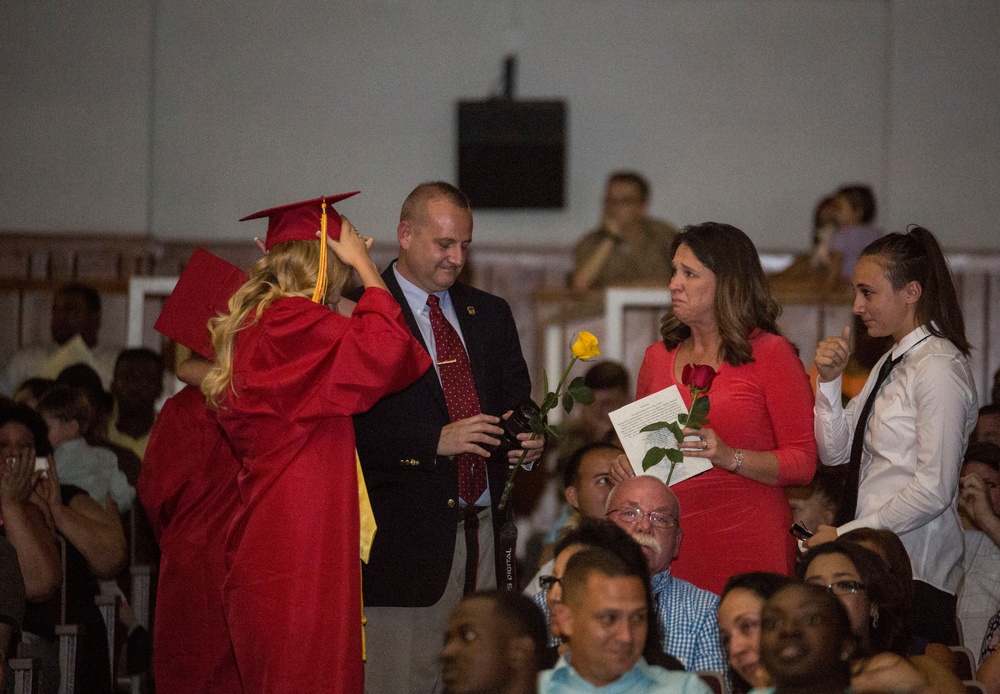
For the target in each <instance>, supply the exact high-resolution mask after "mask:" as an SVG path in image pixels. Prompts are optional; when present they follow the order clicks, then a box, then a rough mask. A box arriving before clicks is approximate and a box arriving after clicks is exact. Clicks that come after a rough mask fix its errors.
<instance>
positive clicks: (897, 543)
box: [840, 528, 957, 674]
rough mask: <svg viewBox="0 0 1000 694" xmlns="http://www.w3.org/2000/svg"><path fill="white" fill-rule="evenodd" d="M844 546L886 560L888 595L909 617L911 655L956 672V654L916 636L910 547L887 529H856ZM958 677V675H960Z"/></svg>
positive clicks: (846, 536) (896, 608)
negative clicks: (907, 551)
mask: <svg viewBox="0 0 1000 694" xmlns="http://www.w3.org/2000/svg"><path fill="white" fill-rule="evenodd" d="M840 539H841V540H842V541H844V542H853V543H854V544H856V545H860V546H862V547H864V548H865V549H868V550H871V551H872V552H874V553H875V554H877V555H878V557H879V559H881V560H882V568H883V569H885V570H886V571H887V572H888V578H889V590H888V591H887V595H888V596H889V598H890V599H891V600H892V601H894V604H895V606H894V607H893V611H894V612H898V613H899V614H902V615H905V619H906V627H905V628H906V633H908V634H910V646H909V649H908V650H907V654H908V655H925V656H927V657H929V658H932V659H934V660H936V661H938V662H939V663H940V664H941V665H942V666H944V667H945V668H948V669H949V670H955V658H954V654H953V653H952V650H951V649H950V648H949V647H948V646H945V645H944V644H943V643H930V642H928V641H927V639H925V638H923V637H921V636H919V635H917V634H915V633H913V623H914V621H915V619H916V612H917V611H919V610H920V609H921V606H920V605H918V604H916V599H915V597H914V595H915V593H914V586H913V566H912V564H910V556H909V554H907V553H906V547H904V546H903V541H902V540H900V539H899V536H898V535H896V533H894V532H892V531H891V530H885V529H884V528H855V529H854V530H851V531H849V532H846V533H844V534H843V535H841V536H840ZM956 674H957V671H956Z"/></svg>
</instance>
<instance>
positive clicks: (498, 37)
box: [0, 0, 1000, 249]
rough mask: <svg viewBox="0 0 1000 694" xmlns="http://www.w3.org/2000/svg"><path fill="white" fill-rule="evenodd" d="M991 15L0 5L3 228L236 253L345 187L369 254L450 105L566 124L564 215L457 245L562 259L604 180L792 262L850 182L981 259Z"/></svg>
mask: <svg viewBox="0 0 1000 694" xmlns="http://www.w3.org/2000/svg"><path fill="white" fill-rule="evenodd" d="M998 33H1000V4H998V3H994V2H992V0H970V1H963V2H962V3H954V2H948V1H947V0H907V1H906V2H898V1H897V2H891V1H890V0H687V1H684V0H615V1H612V0H533V1H531V0H339V1H338V2H336V3H329V2H319V1H316V0H285V1H284V2H274V1H273V0H268V1H265V0H256V1H247V2H241V3H222V2H208V1H206V0H171V2H154V1H153V0H146V1H145V2H138V1H136V2H132V3H125V2H119V3H114V4H111V3H84V4H81V3H55V2H41V3H14V2H4V3H0V60H2V70H0V109H2V111H0V123H3V125H2V126H0V127H2V134H0V229H28V230H36V229H37V230H80V229H93V230H111V231H119V230H120V231H145V230H149V231H150V232H151V233H153V234H155V235H157V236H160V237H164V238H195V237H206V236H207V237H219V238H240V237H245V238H249V237H251V236H252V235H253V234H255V233H259V232H260V230H261V229H260V228H255V227H251V225H250V224H244V225H240V224H238V223H237V222H236V220H237V219H238V218H239V217H241V216H243V215H245V214H248V213H250V212H254V211H256V210H258V209H261V208H264V207H269V206H272V205H276V204H280V203H284V202H291V201H294V200H298V199H304V198H307V197H312V196H316V195H320V194H324V193H335V192H340V191H344V190H352V189H355V188H360V189H362V191H363V195H362V196H359V197H358V198H355V199H352V200H350V201H347V202H345V203H344V205H343V207H342V208H341V209H342V210H343V211H344V212H345V213H346V214H348V215H349V216H351V217H352V218H353V219H354V220H355V221H356V222H357V224H358V226H359V227H361V228H362V229H363V230H365V231H368V232H372V233H374V234H375V235H376V236H377V237H379V238H381V239H385V240H388V239H390V238H391V236H392V235H393V229H394V227H395V221H396V218H397V214H398V209H399V204H400V202H401V201H402V198H403V197H404V196H405V194H406V193H407V192H408V191H409V189H410V188H412V186H413V185H414V184H416V183H417V182H419V181H421V180H426V179H430V178H438V177H440V178H447V179H454V177H455V140H456V136H455V120H456V118H455V102H456V101H457V100H459V99H466V98H484V97H487V96H489V95H491V94H492V93H495V92H496V91H497V90H498V89H499V78H500V67H501V61H502V59H503V56H504V55H505V54H507V53H508V52H511V51H516V52H517V53H518V55H519V80H518V95H519V96H521V97H525V98H532V97H535V98H552V97H558V98H565V99H566V100H567V101H568V104H569V162H568V164H569V179H568V191H567V192H568V204H567V207H566V209H564V210H562V211H555V212H553V211H549V212H524V211H522V212H480V213H477V219H476V229H477V237H476V238H477V240H478V241H481V242H488V243H496V244H514V243H525V242H526V243H531V244H568V243H571V242H572V241H573V240H574V239H575V238H576V237H577V236H578V235H579V234H580V233H581V232H582V231H583V230H585V229H586V228H588V227H590V226H592V225H593V224H594V222H595V221H596V218H597V215H598V211H599V205H600V198H601V195H602V186H603V181H604V177H605V176H606V174H607V172H608V171H609V170H610V169H612V168H616V167H633V168H637V169H640V170H642V171H644V172H645V173H646V174H647V175H648V176H649V177H650V179H651V180H652V181H653V186H654V198H653V204H652V207H653V211H654V213H656V214H657V215H659V216H663V217H665V218H667V219H669V220H671V221H673V222H675V223H678V224H685V223H691V222H698V221H703V220H705V219H715V220H717V221H727V222H731V223H734V224H736V225H738V226H741V227H742V228H744V229H745V230H747V231H748V232H749V233H750V234H751V235H752V236H753V237H754V238H755V240H756V241H757V243H758V245H759V246H760V247H762V248H779V247H792V248H804V247H805V246H806V245H807V244H808V227H809V223H810V217H811V211H812V206H813V204H814V203H815V201H816V200H817V199H818V198H819V196H820V195H821V194H822V193H823V192H824V191H828V190H830V189H832V188H834V187H836V186H837V185H840V184H842V183H845V182H851V181H855V180H857V181H870V182H871V183H873V184H874V186H875V188H876V193H877V194H878V196H879V199H880V202H881V205H882V214H881V215H880V219H881V221H882V223H883V225H884V226H887V227H889V228H899V227H901V226H903V225H905V224H906V223H909V222H913V221H919V222H922V223H924V224H926V225H928V226H930V227H931V228H932V229H935V230H937V231H939V233H940V234H941V236H942V239H943V241H944V243H945V245H946V246H948V247H950V248H994V249H995V248H1000V235H998V234H997V223H996V221H995V220H996V219H998V218H1000V195H997V192H998V190H997V183H996V181H997V180H998V178H1000V176H998V174H1000V156H998V154H1000V145H998V142H1000V137H998V135H1000V133H998V132H997V130H998V128H1000V124H998V123H1000V119H998V117H997V116H998V114H997V105H998V101H1000V66H998V61H997V60H996V49H995V45H994V44H995V36H996V35H997V34H998Z"/></svg>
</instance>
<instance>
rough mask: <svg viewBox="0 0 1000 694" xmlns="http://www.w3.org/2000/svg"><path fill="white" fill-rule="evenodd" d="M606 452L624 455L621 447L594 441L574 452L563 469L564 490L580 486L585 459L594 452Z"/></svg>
mask: <svg viewBox="0 0 1000 694" xmlns="http://www.w3.org/2000/svg"><path fill="white" fill-rule="evenodd" d="M605 450H607V451H615V453H624V451H623V450H622V449H621V447H620V446H616V445H614V444H613V443H608V442H606V441H594V442H593V443H588V444H586V445H584V446H580V447H579V448H577V449H576V450H575V451H573V455H571V456H570V457H569V458H568V459H567V460H566V466H565V468H563V489H566V488H568V487H575V486H577V485H578V484H580V466H581V465H582V464H583V459H584V458H586V457H587V456H588V455H589V454H591V453H592V452H594V451H605Z"/></svg>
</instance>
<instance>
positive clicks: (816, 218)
mask: <svg viewBox="0 0 1000 694" xmlns="http://www.w3.org/2000/svg"><path fill="white" fill-rule="evenodd" d="M836 202H837V198H836V196H834V195H827V196H826V197H824V198H821V199H820V201H819V202H818V203H816V207H814V208H813V245H814V246H815V245H816V244H818V243H819V234H818V233H817V232H818V231H819V230H820V229H822V228H823V227H824V226H826V225H827V224H828V223H829V222H828V221H827V220H825V219H824V218H823V217H824V213H825V212H826V211H827V210H828V209H834V206H835V204H836Z"/></svg>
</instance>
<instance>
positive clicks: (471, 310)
mask: <svg viewBox="0 0 1000 694" xmlns="http://www.w3.org/2000/svg"><path fill="white" fill-rule="evenodd" d="M465 310H466V311H468V312H469V315H470V316H474V315H476V307H475V306H466V307H465Z"/></svg>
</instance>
